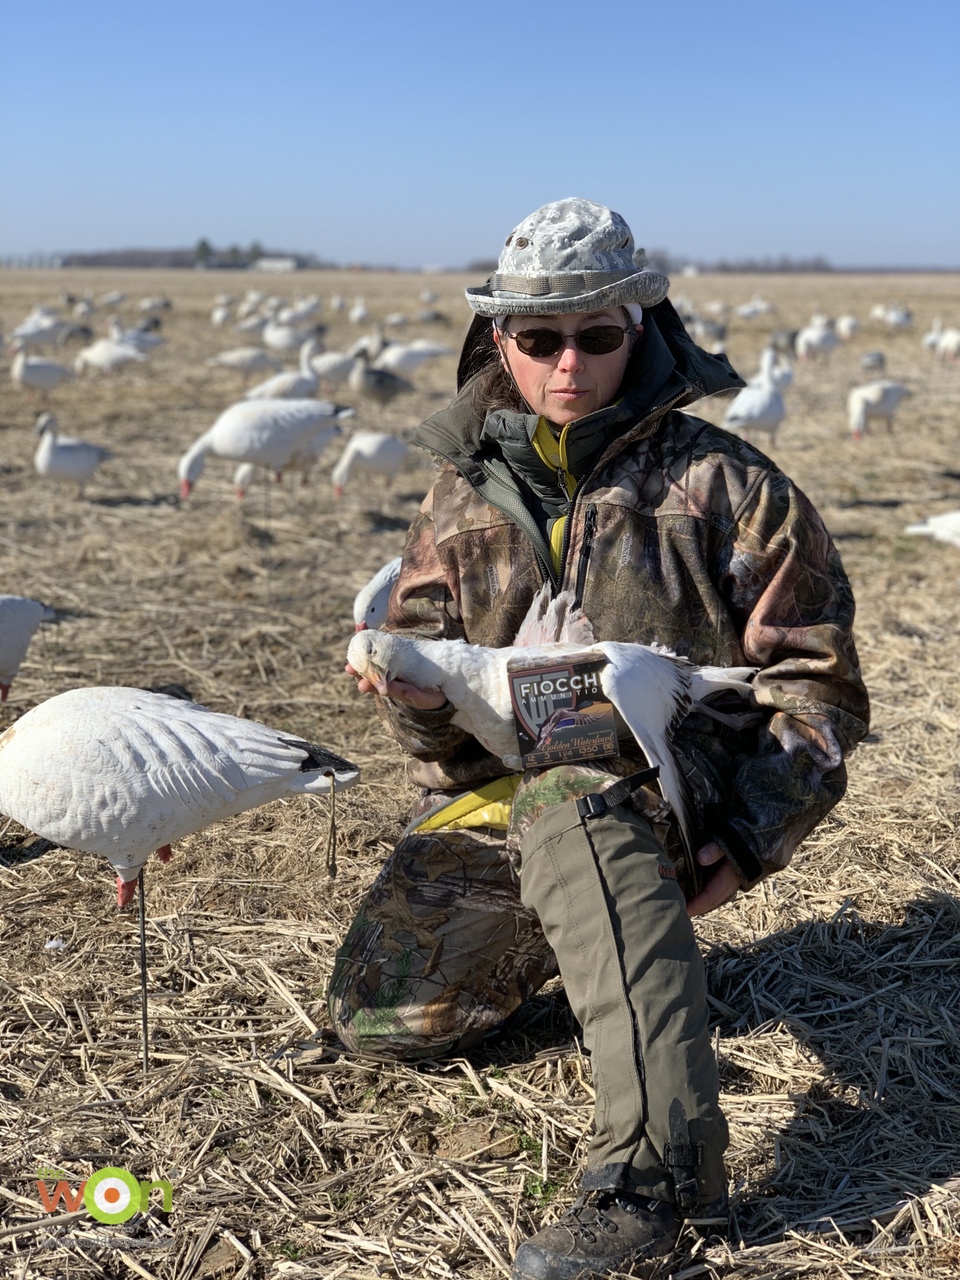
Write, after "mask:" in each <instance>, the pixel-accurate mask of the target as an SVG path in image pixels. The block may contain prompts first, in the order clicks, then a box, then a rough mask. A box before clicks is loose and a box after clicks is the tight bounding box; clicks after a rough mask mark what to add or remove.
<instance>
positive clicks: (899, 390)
mask: <svg viewBox="0 0 960 1280" xmlns="http://www.w3.org/2000/svg"><path fill="white" fill-rule="evenodd" d="M912 395H913V392H912V391H910V390H908V389H907V388H906V387H905V386H903V385H902V384H901V383H899V382H891V381H890V380H889V378H878V379H877V380H876V381H875V382H867V383H864V385H863V386H861V387H854V388H853V390H852V391H851V392H850V394H849V395H848V396H847V417H848V420H849V423H850V434H851V435H852V436H853V438H854V440H860V439H862V438H863V435H864V433H865V432H866V430H867V427H868V425H869V422H870V419H871V418H879V419H881V421H883V422H885V423H886V424H887V431H893V415H894V414H895V413H896V411H897V408H898V406H899V405H900V402H901V401H902V400H905V399H906V398H907V397H908V396H912Z"/></svg>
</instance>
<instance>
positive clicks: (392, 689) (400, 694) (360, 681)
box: [344, 662, 447, 711]
mask: <svg viewBox="0 0 960 1280" xmlns="http://www.w3.org/2000/svg"><path fill="white" fill-rule="evenodd" d="M344 670H345V671H346V673H347V675H348V676H353V678H354V679H355V680H356V682H357V692H358V693H376V692H377V687H376V685H374V684H373V683H372V682H371V681H370V680H366V679H365V678H364V677H363V676H361V675H360V672H359V671H354V669H353V667H351V666H350V664H349V662H348V663H347V665H346V667H344ZM380 692H381V693H382V694H383V696H384V697H387V698H389V699H390V700H391V702H403V703H405V704H406V705H407V706H408V707H416V709H417V710H418V711H436V710H437V709H438V708H439V707H442V706H443V705H444V704H445V702H446V701H447V699H446V697H445V696H444V695H443V694H442V693H441V692H440V690H439V689H418V688H417V686H416V685H413V684H407V682H406V681H405V680H388V681H387V684H386V685H385V687H384V688H383V689H382V690H381V691H380Z"/></svg>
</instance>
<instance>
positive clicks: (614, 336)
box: [500, 324, 632, 359]
mask: <svg viewBox="0 0 960 1280" xmlns="http://www.w3.org/2000/svg"><path fill="white" fill-rule="evenodd" d="M500 332H501V334H502V335H503V336H504V337H505V338H512V339H513V340H514V342H515V343H516V344H517V350H518V351H522V352H523V354H524V355H525V356H533V357H534V358H535V359H542V358H543V357H545V356H555V355H556V354H557V353H558V352H560V351H562V350H563V349H564V347H565V346H566V345H567V343H568V342H572V343H573V344H574V346H575V347H576V348H577V350H578V351H581V352H582V353H583V354H584V355H585V356H608V355H609V354H610V352H611V351H619V349H620V348H621V347H622V346H623V338H624V335H625V334H627V333H630V332H632V330H630V329H621V327H620V326H619V325H617V324H595V325H591V326H590V327H589V328H587V329H581V330H580V332H579V333H558V332H557V330H556V329H521V330H520V332H519V333H510V332H509V330H507V329H501V330H500Z"/></svg>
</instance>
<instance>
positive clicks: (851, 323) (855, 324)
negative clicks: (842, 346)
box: [833, 315, 860, 342]
mask: <svg viewBox="0 0 960 1280" xmlns="http://www.w3.org/2000/svg"><path fill="white" fill-rule="evenodd" d="M833 327H834V329H836V331H837V334H838V335H839V337H840V338H842V339H843V341H844V342H849V341H850V339H851V338H852V337H853V336H854V334H855V333H859V331H860V321H859V320H858V319H857V317H856V316H851V315H842V316H837V319H836V321H835V323H834V326H833Z"/></svg>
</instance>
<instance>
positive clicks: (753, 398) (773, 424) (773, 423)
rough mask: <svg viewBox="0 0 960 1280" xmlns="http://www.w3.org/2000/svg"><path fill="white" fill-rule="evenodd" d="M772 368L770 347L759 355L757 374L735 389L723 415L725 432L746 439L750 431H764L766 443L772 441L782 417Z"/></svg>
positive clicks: (773, 359) (774, 365)
mask: <svg viewBox="0 0 960 1280" xmlns="http://www.w3.org/2000/svg"><path fill="white" fill-rule="evenodd" d="M787 367H788V368H789V365H788V366H787ZM776 368H777V353H776V352H775V351H774V350H773V348H772V347H766V348H764V351H763V354H762V355H761V356H760V371H759V373H757V374H755V375H754V376H753V377H752V378H751V379H750V382H749V383H748V384H747V386H745V387H743V388H742V389H741V390H740V391H738V392H737V394H736V396H735V397H734V399H733V400H732V401H731V403H730V405H729V407H728V409H727V411H726V413H725V414H724V416H723V425H724V427H725V428H726V429H727V431H734V432H737V433H738V434H741V435H742V436H743V437H744V439H745V440H748V441H749V439H750V433H751V432H752V431H766V432H767V434H768V435H769V436H770V444H771V445H775V444H776V442H777V432H778V431H779V430H780V424H781V422H783V419H784V417H785V416H786V409H785V408H784V404H783V395H782V394H781V391H780V387H779V386H778V385H777V380H776V372H775V371H776Z"/></svg>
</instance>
